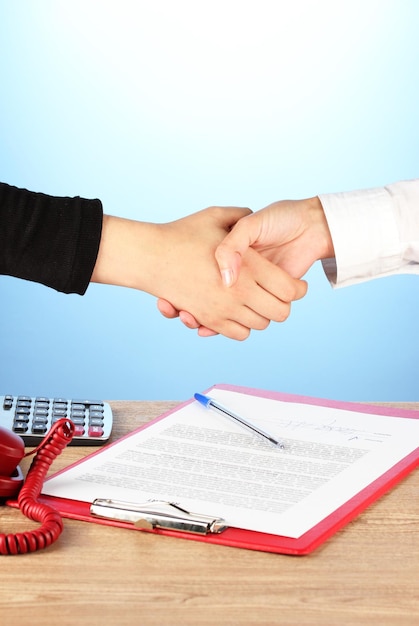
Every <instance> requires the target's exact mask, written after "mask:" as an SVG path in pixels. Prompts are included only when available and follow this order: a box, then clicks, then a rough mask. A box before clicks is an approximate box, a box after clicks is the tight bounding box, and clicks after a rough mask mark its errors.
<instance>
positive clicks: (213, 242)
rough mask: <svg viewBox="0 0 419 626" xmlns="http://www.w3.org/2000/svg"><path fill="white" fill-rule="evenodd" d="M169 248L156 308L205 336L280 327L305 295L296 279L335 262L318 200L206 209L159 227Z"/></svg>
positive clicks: (304, 285) (244, 333)
mask: <svg viewBox="0 0 419 626" xmlns="http://www.w3.org/2000/svg"><path fill="white" fill-rule="evenodd" d="M162 230H168V231H169V233H168V234H167V246H166V247H165V250H164V252H162V253H161V255H160V270H159V271H158V272H157V268H155V269H156V273H155V281H156V286H157V284H158V283H160V282H162V283H164V286H163V284H162V286H161V287H159V288H158V290H156V291H158V292H157V294H156V295H158V297H159V300H158V308H159V310H160V312H161V313H162V314H163V315H164V316H165V317H168V318H174V317H177V316H179V317H180V319H181V321H182V322H183V323H184V324H185V325H186V326H187V327H189V328H195V329H198V334H199V335H200V336H202V337H208V336H211V335H215V334H219V333H220V334H223V335H225V336H227V337H230V338H232V339H237V340H243V339H246V338H247V337H248V336H249V334H250V331H251V330H252V329H254V330H263V329H265V328H267V326H268V325H269V323H270V321H275V322H283V321H285V320H286V319H287V318H288V316H289V314H290V310H291V303H292V302H293V301H294V300H298V299H300V298H302V297H303V296H304V295H305V294H306V292H307V283H306V282H305V281H303V280H301V277H302V276H303V275H304V274H305V273H306V272H307V270H308V269H309V268H310V267H311V265H312V264H313V263H314V262H315V261H317V260H318V259H323V258H329V257H333V256H334V251H333V243H332V240H331V236H330V232H329V228H328V225H327V221H326V218H325V215H324V211H323V208H322V205H321V203H320V200H319V198H317V197H314V198H310V199H307V200H299V201H282V202H275V203H274V204H271V205H269V206H268V207H266V208H264V209H262V210H260V211H258V212H256V213H252V212H251V211H250V210H248V209H241V208H233V207H225V208H222V207H212V208H209V209H205V210H203V211H200V212H198V213H195V214H193V215H190V216H188V217H186V218H183V219H181V220H178V221H176V222H172V223H170V224H166V225H162Z"/></svg>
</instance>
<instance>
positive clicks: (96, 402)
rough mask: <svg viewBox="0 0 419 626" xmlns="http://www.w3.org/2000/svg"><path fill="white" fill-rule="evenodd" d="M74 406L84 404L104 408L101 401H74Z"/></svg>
mask: <svg viewBox="0 0 419 626" xmlns="http://www.w3.org/2000/svg"><path fill="white" fill-rule="evenodd" d="M73 402H74V404H84V405H85V406H92V405H97V406H100V407H102V406H103V402H101V401H100V400H78V399H77V400H76V399H74V400H73Z"/></svg>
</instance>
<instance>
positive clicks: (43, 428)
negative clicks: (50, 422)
mask: <svg viewBox="0 0 419 626" xmlns="http://www.w3.org/2000/svg"><path fill="white" fill-rule="evenodd" d="M47 430H48V428H47V425H46V424H37V423H36V424H35V423H34V424H33V425H32V432H33V434H34V435H44V434H45V433H46V432H47Z"/></svg>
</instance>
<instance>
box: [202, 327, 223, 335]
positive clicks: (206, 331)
mask: <svg viewBox="0 0 419 626" xmlns="http://www.w3.org/2000/svg"><path fill="white" fill-rule="evenodd" d="M198 335H199V336H200V337H215V336H216V335H219V333H216V332H215V330H210V329H209V328H207V327H206V326H200V327H199V328H198Z"/></svg>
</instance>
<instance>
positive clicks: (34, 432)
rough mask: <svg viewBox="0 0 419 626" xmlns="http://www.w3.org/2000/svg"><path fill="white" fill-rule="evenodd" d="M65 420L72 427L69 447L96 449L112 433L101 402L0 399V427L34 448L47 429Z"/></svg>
mask: <svg viewBox="0 0 419 626" xmlns="http://www.w3.org/2000/svg"><path fill="white" fill-rule="evenodd" d="M61 418H67V419H69V420H71V421H72V422H73V424H74V436H73V439H72V441H71V443H70V445H73V446H100V445H102V444H104V443H106V442H107V441H108V440H109V437H110V435H111V431H112V422H113V416H112V409H111V407H110V405H109V404H108V403H107V402H103V401H102V400H86V399H78V400H77V399H74V400H72V399H71V400H70V399H68V398H45V397H41V396H39V397H31V396H13V395H9V396H0V426H2V427H3V428H8V429H9V430H12V431H13V432H14V433H16V434H18V435H20V437H22V439H23V441H24V443H25V445H26V446H37V445H38V444H39V443H40V442H41V441H42V439H43V438H44V437H45V435H46V434H47V432H48V431H49V429H50V428H51V426H52V425H53V424H54V423H55V422H56V421H57V420H59V419H61Z"/></svg>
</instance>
